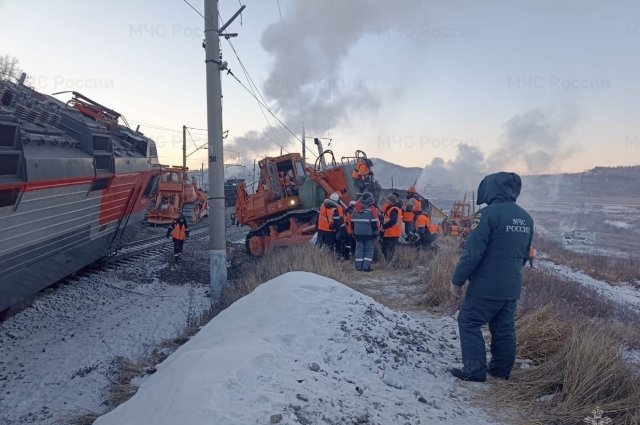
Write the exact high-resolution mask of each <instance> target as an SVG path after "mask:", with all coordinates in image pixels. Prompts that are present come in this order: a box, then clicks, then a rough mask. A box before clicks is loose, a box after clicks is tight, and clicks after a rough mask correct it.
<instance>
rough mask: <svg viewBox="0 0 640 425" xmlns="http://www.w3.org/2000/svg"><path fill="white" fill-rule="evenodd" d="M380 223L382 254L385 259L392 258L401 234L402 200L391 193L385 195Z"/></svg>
mask: <svg viewBox="0 0 640 425" xmlns="http://www.w3.org/2000/svg"><path fill="white" fill-rule="evenodd" d="M383 213H384V219H383V222H382V223H383V224H382V230H381V232H382V255H384V258H386V259H387V261H390V260H391V259H392V258H393V255H394V253H395V251H396V245H397V244H398V239H400V236H402V202H400V201H398V197H397V196H396V195H394V194H393V193H392V194H390V195H389V196H387V203H386V206H385V209H384V211H383Z"/></svg>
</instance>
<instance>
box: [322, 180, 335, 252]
mask: <svg viewBox="0 0 640 425" xmlns="http://www.w3.org/2000/svg"><path fill="white" fill-rule="evenodd" d="M339 201H340V195H339V194H338V193H337V192H334V193H332V194H331V195H330V196H329V198H328V199H325V200H324V202H323V203H322V205H321V206H320V214H319V215H318V242H317V244H318V247H320V248H322V247H323V246H327V247H328V248H329V249H330V250H332V251H333V250H334V249H335V245H336V230H338V229H337V228H336V224H337V222H339V219H340V212H339V210H338V202H339ZM338 226H339V224H338Z"/></svg>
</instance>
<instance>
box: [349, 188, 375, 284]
mask: <svg viewBox="0 0 640 425" xmlns="http://www.w3.org/2000/svg"><path fill="white" fill-rule="evenodd" d="M351 228H352V233H353V236H354V238H355V240H356V252H355V255H354V257H355V263H356V270H358V271H363V272H370V271H371V263H372V262H373V251H374V245H375V239H376V236H377V234H378V232H379V231H380V216H379V215H378V210H377V209H376V208H375V206H374V205H373V195H372V194H371V193H370V192H364V193H363V194H362V196H361V197H360V199H359V200H358V202H357V203H356V204H355V207H354V209H353V218H352V219H351Z"/></svg>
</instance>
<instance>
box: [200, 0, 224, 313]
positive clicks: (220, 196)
mask: <svg viewBox="0 0 640 425" xmlns="http://www.w3.org/2000/svg"><path fill="white" fill-rule="evenodd" d="M204 36H205V51H206V54H205V58H206V59H205V63H206V70H207V130H208V142H209V143H208V146H209V223H210V224H209V280H210V283H211V292H212V301H213V302H216V301H218V300H220V296H221V295H222V289H223V288H224V287H225V285H226V283H227V242H226V240H227V237H226V231H225V209H224V154H223V148H222V86H221V82H220V71H221V70H223V69H225V68H226V63H224V62H222V59H221V57H220V34H219V32H218V0H204Z"/></svg>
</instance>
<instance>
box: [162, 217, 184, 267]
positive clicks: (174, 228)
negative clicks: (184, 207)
mask: <svg viewBox="0 0 640 425" xmlns="http://www.w3.org/2000/svg"><path fill="white" fill-rule="evenodd" d="M188 236H189V226H188V225H187V220H186V219H185V218H184V216H183V215H181V216H180V217H178V219H177V220H173V223H171V226H169V229H167V238H171V239H173V260H174V261H175V262H176V263H178V262H179V261H180V255H181V254H182V249H183V248H184V241H185V239H187V237H188Z"/></svg>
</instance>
